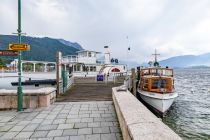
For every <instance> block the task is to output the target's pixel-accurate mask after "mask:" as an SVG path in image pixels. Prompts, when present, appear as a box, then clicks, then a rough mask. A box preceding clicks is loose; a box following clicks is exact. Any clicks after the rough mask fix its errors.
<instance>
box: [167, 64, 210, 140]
mask: <svg viewBox="0 0 210 140" xmlns="http://www.w3.org/2000/svg"><path fill="white" fill-rule="evenodd" d="M175 89H176V91H177V92H178V94H179V97H178V98H177V99H176V101H175V102H174V104H173V105H172V107H171V108H170V110H169V111H168V113H167V114H166V116H165V117H164V118H163V122H164V123H165V124H167V125H168V126H169V127H170V128H172V129H173V130H174V131H175V132H176V133H177V134H179V135H180V136H181V137H182V138H183V139H184V140H185V139H186V140H192V139H193V140H194V139H195V140H210V92H209V91H210V69H209V68H203V69H176V70H175Z"/></svg>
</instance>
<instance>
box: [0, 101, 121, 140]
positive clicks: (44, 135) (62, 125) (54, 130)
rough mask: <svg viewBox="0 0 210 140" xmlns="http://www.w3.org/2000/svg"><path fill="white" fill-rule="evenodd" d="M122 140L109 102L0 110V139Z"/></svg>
mask: <svg viewBox="0 0 210 140" xmlns="http://www.w3.org/2000/svg"><path fill="white" fill-rule="evenodd" d="M6 139H31V140H32V139H33V140H122V136H121V132H120V128H119V123H118V120H117V117H116V113H115V109H114V106H113V102H112V101H95V102H60V103H55V104H53V105H51V106H50V107H48V108H39V109H34V110H25V111H24V112H21V113H18V112H16V111H0V140H6Z"/></svg>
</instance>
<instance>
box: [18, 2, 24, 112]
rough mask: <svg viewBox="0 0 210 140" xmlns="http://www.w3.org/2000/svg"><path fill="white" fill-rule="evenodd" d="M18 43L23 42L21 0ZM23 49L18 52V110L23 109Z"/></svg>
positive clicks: (19, 4) (19, 5)
mask: <svg viewBox="0 0 210 140" xmlns="http://www.w3.org/2000/svg"><path fill="white" fill-rule="evenodd" d="M17 31H18V43H19V44H21V32H22V31H21V0H18V29H17ZM21 69H22V68H21V51H19V52H18V89H17V111H18V112H20V111H22V100H23V92H22V84H21V73H22V70H21Z"/></svg>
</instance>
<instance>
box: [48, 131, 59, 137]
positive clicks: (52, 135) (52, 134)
mask: <svg viewBox="0 0 210 140" xmlns="http://www.w3.org/2000/svg"><path fill="white" fill-rule="evenodd" d="M62 133H63V130H51V131H50V132H49V133H48V135H47V137H56V136H61V135H62Z"/></svg>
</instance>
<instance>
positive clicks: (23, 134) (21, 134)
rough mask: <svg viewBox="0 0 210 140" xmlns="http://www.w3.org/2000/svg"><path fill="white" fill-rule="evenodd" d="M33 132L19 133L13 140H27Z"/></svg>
mask: <svg viewBox="0 0 210 140" xmlns="http://www.w3.org/2000/svg"><path fill="white" fill-rule="evenodd" d="M32 134H33V132H20V133H19V134H18V135H17V136H16V137H15V139H28V138H30V137H31V135H32Z"/></svg>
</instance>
